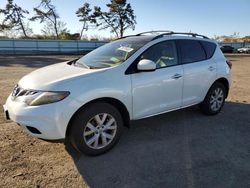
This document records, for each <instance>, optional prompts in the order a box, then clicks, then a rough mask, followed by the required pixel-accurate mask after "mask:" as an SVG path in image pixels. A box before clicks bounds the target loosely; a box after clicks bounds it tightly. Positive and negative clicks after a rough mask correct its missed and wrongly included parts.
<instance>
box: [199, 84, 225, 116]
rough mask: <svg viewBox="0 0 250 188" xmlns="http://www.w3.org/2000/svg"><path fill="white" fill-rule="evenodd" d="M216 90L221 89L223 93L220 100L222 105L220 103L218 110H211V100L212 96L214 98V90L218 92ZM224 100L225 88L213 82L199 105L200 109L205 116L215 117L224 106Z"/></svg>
mask: <svg viewBox="0 0 250 188" xmlns="http://www.w3.org/2000/svg"><path fill="white" fill-rule="evenodd" d="M218 89H221V91H222V92H223V97H222V98H221V99H222V103H221V105H220V106H218V109H213V108H212V104H211V100H212V96H213V97H214V93H215V91H216V90H217V91H218ZM225 98H226V88H225V86H224V85H223V84H222V83H220V82H215V83H214V84H213V85H212V86H211V88H210V89H209V91H208V93H207V95H206V97H205V99H204V101H203V102H202V103H201V104H200V105H199V106H200V109H201V111H202V112H203V113H204V114H206V115H216V114H218V113H219V112H220V111H221V109H222V107H223V106H224V103H225ZM216 105H217V104H216ZM216 107H217V106H216Z"/></svg>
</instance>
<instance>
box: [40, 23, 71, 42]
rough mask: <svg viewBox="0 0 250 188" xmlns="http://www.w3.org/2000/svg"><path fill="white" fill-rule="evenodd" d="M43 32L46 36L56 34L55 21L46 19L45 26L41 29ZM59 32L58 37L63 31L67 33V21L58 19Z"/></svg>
mask: <svg viewBox="0 0 250 188" xmlns="http://www.w3.org/2000/svg"><path fill="white" fill-rule="evenodd" d="M41 32H42V33H43V34H44V35H45V36H55V29H54V25H53V23H51V22H49V21H45V24H44V27H43V29H42V30H41ZM57 32H58V38H60V34H61V33H67V32H69V30H68V29H67V28H66V23H65V22H63V21H60V20H58V21H57Z"/></svg>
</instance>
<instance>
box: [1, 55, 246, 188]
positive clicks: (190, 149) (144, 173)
mask: <svg viewBox="0 0 250 188" xmlns="http://www.w3.org/2000/svg"><path fill="white" fill-rule="evenodd" d="M72 58H74V57H73V56H46V57H45V56H44V57H43V56H40V57H39V56H0V91H1V95H0V105H3V104H4V102H5V100H6V98H7V96H8V94H9V93H10V92H11V90H12V88H13V86H14V85H15V84H16V83H17V81H18V80H19V79H20V78H21V77H22V76H24V75H25V74H27V73H29V72H31V71H32V70H34V69H36V68H39V67H42V66H45V65H49V64H51V63H55V62H60V61H63V60H67V59H72ZM228 58H229V59H230V60H232V61H233V85H232V88H231V90H230V94H229V97H228V99H227V102H226V104H225V106H224V109H223V110H222V112H221V113H220V114H219V115H217V116H213V117H209V116H205V115H203V114H201V113H200V111H199V109H198V107H191V108H188V109H185V110H179V111H176V112H171V113H167V114H163V115H160V116H156V117H153V118H147V119H144V120H140V121H134V122H132V125H131V128H130V129H126V131H125V133H124V134H123V136H122V138H121V141H120V142H119V143H118V145H116V147H115V148H114V149H112V150H111V151H110V152H108V153H106V154H104V155H101V156H98V157H88V156H84V155H81V154H79V153H77V152H76V151H75V150H74V149H72V148H71V147H70V146H65V145H64V144H63V143H49V142H46V141H43V140H39V139H36V138H32V137H30V136H28V135H27V134H26V133H25V132H24V131H23V130H22V129H21V128H20V127H19V126H17V125H16V124H15V123H13V122H10V121H5V120H4V118H3V113H0V187H88V186H89V187H130V188H131V187H150V188H151V187H188V188H191V187H209V188H210V187H213V188H216V187H218V188H224V187H250V136H249V135H250V85H249V81H250V57H249V56H237V55H235V56H229V57H228Z"/></svg>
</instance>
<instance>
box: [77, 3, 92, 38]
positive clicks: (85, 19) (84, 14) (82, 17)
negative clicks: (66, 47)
mask: <svg viewBox="0 0 250 188" xmlns="http://www.w3.org/2000/svg"><path fill="white" fill-rule="evenodd" d="M91 11H92V9H91V8H90V4H89V3H84V4H83V6H82V7H80V8H79V9H78V10H77V11H76V15H77V17H79V21H80V22H82V23H83V25H82V29H81V32H80V39H81V38H82V36H83V31H84V30H85V31H87V30H88V29H89V24H90V23H91V22H92V17H91V15H90V12H91Z"/></svg>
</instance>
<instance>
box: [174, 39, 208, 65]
mask: <svg viewBox="0 0 250 188" xmlns="http://www.w3.org/2000/svg"><path fill="white" fill-rule="evenodd" d="M177 42H178V46H179V48H180V54H181V61H182V63H183V64H186V63H192V62H197V61H202V60H205V59H206V54H205V51H204V49H203V47H202V46H201V44H200V42H199V41H197V40H178V41H177Z"/></svg>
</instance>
